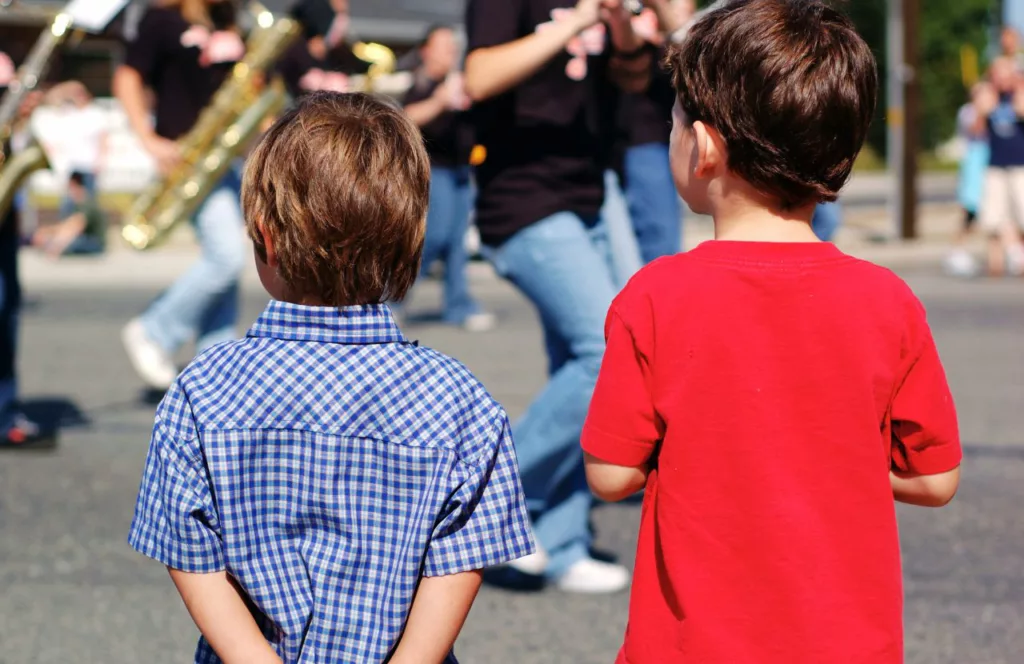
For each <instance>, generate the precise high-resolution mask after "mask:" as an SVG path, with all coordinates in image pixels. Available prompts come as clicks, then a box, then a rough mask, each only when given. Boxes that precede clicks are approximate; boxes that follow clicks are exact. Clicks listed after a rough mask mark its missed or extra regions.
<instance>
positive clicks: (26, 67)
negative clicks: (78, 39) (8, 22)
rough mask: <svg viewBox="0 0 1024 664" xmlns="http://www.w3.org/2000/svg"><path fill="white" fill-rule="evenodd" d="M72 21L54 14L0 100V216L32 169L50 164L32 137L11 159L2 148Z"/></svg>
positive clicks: (5, 144)
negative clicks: (26, 98) (25, 102)
mask: <svg viewBox="0 0 1024 664" xmlns="http://www.w3.org/2000/svg"><path fill="white" fill-rule="evenodd" d="M72 22H73V21H72V18H71V15H70V14H67V13H64V12H61V13H59V14H57V15H56V16H55V17H54V19H53V21H52V22H51V23H50V27H49V28H48V29H46V30H44V31H43V33H42V34H41V35H39V39H37V40H36V43H35V45H34V46H33V47H32V50H31V51H30V52H29V54H28V58H26V60H25V62H24V63H23V64H22V65H21V67H19V68H18V73H17V75H16V76H15V79H14V81H13V82H12V83H11V85H10V87H9V88H8V89H7V93H6V94H5V95H4V97H3V100H2V101H0V145H2V146H3V147H4V150H0V219H2V218H4V217H5V216H6V214H7V212H8V211H9V210H10V209H11V204H12V202H13V201H14V195H15V193H17V191H18V189H20V188H21V185H22V183H24V181H25V179H26V178H27V177H28V176H29V175H31V174H32V173H34V172H35V171H38V170H40V169H43V168H48V167H49V161H48V160H47V158H46V153H45V152H44V151H43V148H42V147H41V146H40V145H39V143H38V142H37V141H35V140H33V141H32V142H31V143H30V144H29V145H28V146H27V147H26V148H25V149H24V150H21V151H19V152H18V153H17V154H15V155H13V156H12V157H11V158H10V159H7V158H6V156H5V150H6V147H7V144H8V143H9V142H10V139H11V136H12V135H13V134H14V129H15V123H16V122H17V120H18V109H19V108H21V105H22V103H23V102H24V101H25V97H26V96H27V95H28V94H29V93H30V92H32V91H33V90H35V89H36V88H37V87H38V86H39V84H40V82H42V80H43V79H44V78H45V77H46V72H47V70H48V69H49V67H50V61H51V60H52V58H53V54H54V52H55V51H56V50H57V49H58V48H59V47H60V45H61V44H63V43H64V40H65V39H67V37H68V35H69V34H70V32H71V24H72Z"/></svg>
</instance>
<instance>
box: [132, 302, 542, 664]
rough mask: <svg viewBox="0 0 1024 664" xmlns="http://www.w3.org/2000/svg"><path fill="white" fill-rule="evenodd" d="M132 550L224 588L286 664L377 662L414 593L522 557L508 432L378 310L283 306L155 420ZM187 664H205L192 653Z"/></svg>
mask: <svg viewBox="0 0 1024 664" xmlns="http://www.w3.org/2000/svg"><path fill="white" fill-rule="evenodd" d="M129 543H130V544H131V546H133V547H134V548H135V549H137V550H138V551H139V552H141V553H143V554H145V555H147V556H150V557H152V558H155V559H156V560H158V561H160V562H162V563H163V564H165V565H167V566H169V567H172V568H174V569H179V570H183V571H186V572H197V573H202V572H213V571H220V570H226V571H227V572H228V573H229V574H230V575H231V576H232V577H233V578H234V579H236V580H237V581H238V583H239V586H240V587H241V588H242V590H243V591H244V592H245V594H246V595H247V596H248V597H249V599H251V600H252V603H253V604H254V606H255V607H256V609H258V611H259V615H260V616H261V620H260V624H261V628H262V629H263V632H264V635H265V636H266V638H267V640H268V642H269V643H270V644H271V645H272V647H273V648H274V649H275V650H276V651H277V653H278V655H279V656H280V657H281V658H282V660H283V661H284V662H285V663H286V664H295V663H296V662H299V661H300V660H301V661H322V662H382V661H384V660H385V658H386V657H387V655H388V653H390V652H391V650H392V649H393V648H394V646H395V645H396V643H397V642H398V639H399V637H400V636H401V633H402V629H403V627H404V625H405V621H406V617H407V615H408V611H409V608H410V605H411V603H412V599H413V595H414V593H415V590H416V586H417V583H418V581H419V579H420V577H421V576H424V575H425V576H442V575H450V574H456V573H459V572H464V571H469V570H477V569H482V568H485V567H488V566H491V565H495V564H499V563H502V562H506V561H509V560H513V559H515V558H519V557H521V556H524V555H526V554H528V553H530V551H531V550H532V548H533V543H532V535H531V532H530V525H529V518H528V516H527V512H526V507H525V500H524V497H523V493H522V488H521V486H520V481H519V474H518V468H517V463H516V458H515V452H514V450H513V447H512V438H511V434H510V430H509V425H508V420H507V418H506V416H505V413H504V411H503V410H502V409H501V407H500V406H499V405H498V404H497V403H495V402H494V400H493V399H491V397H490V396H489V395H488V394H487V393H486V391H485V390H484V389H483V387H482V386H481V385H480V384H479V383H478V382H477V381H476V379H475V378H473V376H472V375H471V374H470V373H469V371H467V370H466V369H465V368H464V367H462V366H461V365H460V364H458V363H457V362H455V361H454V360H451V359H450V358H447V357H445V356H443V355H441V354H440V353H437V352H435V351H432V350H429V349H427V348H422V347H419V346H417V345H416V344H414V343H410V342H408V341H407V340H406V339H405V338H404V337H403V336H402V334H401V333H400V332H399V330H398V327H397V325H395V323H394V320H393V319H392V317H391V313H390V311H389V309H388V308H387V306H386V305H378V306H366V307H348V308H343V309H334V308H330V307H303V306H298V305H293V304H285V303H281V302H272V303H271V304H270V305H269V307H268V308H267V310H266V311H265V312H264V313H263V315H262V316H261V317H260V318H259V320H258V321H257V322H256V324H255V325H254V326H253V328H252V329H251V330H250V331H249V334H248V336H247V337H246V338H245V339H244V340H242V341H238V342H232V343H227V344H223V345H220V346H217V347H215V348H213V349H211V350H210V351H208V352H206V353H205V354H203V355H201V356H200V357H199V358H197V359H196V360H194V361H193V363H192V364H191V365H189V367H188V368H187V369H186V370H185V371H184V372H183V373H182V375H181V377H180V378H179V379H178V381H177V382H176V383H175V385H174V386H173V387H172V388H171V390H170V391H169V392H168V394H167V396H166V397H165V398H164V400H163V402H162V403H161V404H160V407H159V409H158V410H157V415H156V423H155V426H154V429H153V436H152V440H151V443H150V450H149V456H148V458H147V461H146V467H145V471H144V475H143V479H142V485H141V488H140V491H139V498H138V503H137V506H136V511H135V518H134V520H133V522H132V526H131V532H130V535H129ZM195 661H196V662H199V663H204V664H205V663H213V662H219V659H218V658H217V656H216V655H215V654H214V652H213V650H212V648H210V646H209V644H208V643H207V642H206V641H205V640H201V641H200V643H199V647H198V649H197V652H196V657H195ZM451 661H454V660H451Z"/></svg>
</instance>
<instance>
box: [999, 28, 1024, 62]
mask: <svg viewBox="0 0 1024 664" xmlns="http://www.w3.org/2000/svg"><path fill="white" fill-rule="evenodd" d="M999 50H1000V52H1001V53H1002V55H1003V57H1007V58H1010V59H1011V60H1012V61H1013V63H1014V65H1015V66H1016V68H1017V71H1018V72H1024V53H1021V50H1020V33H1019V32H1018V31H1017V28H1015V27H1013V26H1012V25H1004V26H1003V29H1002V30H1001V31H1000V32H999Z"/></svg>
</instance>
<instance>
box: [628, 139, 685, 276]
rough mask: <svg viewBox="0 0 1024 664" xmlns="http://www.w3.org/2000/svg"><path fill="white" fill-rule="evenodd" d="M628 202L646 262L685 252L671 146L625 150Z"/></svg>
mask: <svg viewBox="0 0 1024 664" xmlns="http://www.w3.org/2000/svg"><path fill="white" fill-rule="evenodd" d="M625 176H626V200H627V202H628V203H629V214H630V216H631V217H632V218H633V229H634V230H635V231H636V238H637V243H638V244H639V245H640V256H641V258H642V259H643V262H644V263H650V262H651V261H653V260H654V259H656V258H661V257H662V256H670V255H672V254H677V253H679V252H680V251H682V249H683V208H682V204H681V203H680V201H679V193H678V192H677V191H676V184H675V182H674V181H673V179H672V170H671V169H670V168H669V161H668V145H667V144H665V143H646V144H644V145H636V146H634V147H631V148H629V149H628V150H626V158H625Z"/></svg>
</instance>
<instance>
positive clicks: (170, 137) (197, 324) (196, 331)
mask: <svg viewBox="0 0 1024 664" xmlns="http://www.w3.org/2000/svg"><path fill="white" fill-rule="evenodd" d="M235 13H236V6H235V4H234V3H233V2H228V1H223V0H220V1H214V0H168V1H165V2H160V3H157V4H155V5H153V6H151V7H150V8H149V9H148V10H147V11H146V13H145V14H144V15H143V17H142V20H141V21H140V23H139V26H138V33H137V34H136V35H135V37H134V39H132V40H131V41H130V42H129V43H128V44H127V52H126V58H125V64H124V65H122V66H121V67H119V68H118V69H117V71H116V72H115V74H114V83H113V87H114V94H115V96H116V97H117V98H118V100H119V101H120V102H121V105H122V106H123V107H124V110H125V113H126V115H127V116H128V120H129V123H130V124H131V127H132V129H133V130H134V131H135V133H136V135H137V136H138V138H139V141H140V142H141V144H142V146H143V148H145V150H146V151H147V152H148V153H149V154H150V155H151V156H152V157H153V159H154V160H155V161H156V163H157V165H158V167H159V169H160V171H161V172H162V173H164V174H167V173H170V172H173V170H174V169H175V168H176V167H178V165H179V164H180V163H181V158H182V155H181V150H180V148H179V145H178V144H177V143H176V142H175V141H176V139H178V138H180V137H181V136H183V135H185V134H186V133H187V132H188V131H189V129H191V127H192V126H193V124H195V122H196V120H197V119H198V118H199V115H200V113H201V112H202V110H203V109H204V108H205V107H206V105H207V104H208V103H209V102H210V99H211V98H212V97H213V95H214V93H215V92H216V91H217V89H218V88H219V87H220V85H221V83H222V82H223V81H224V79H225V77H226V76H227V74H228V73H229V72H230V70H231V67H232V66H233V65H234V64H235V63H236V62H238V61H239V60H241V59H242V57H243V55H244V51H245V45H244V42H243V41H242V38H241V36H240V35H239V34H238V31H237V29H236V27H235ZM147 87H148V88H150V89H151V90H152V92H153V96H154V98H155V109H154V110H155V115H156V123H155V125H153V124H151V123H150V113H149V108H148V107H147V104H146V88H147ZM239 186H240V183H239V176H238V174H237V173H236V172H234V171H229V172H228V174H227V175H226V176H225V177H224V179H223V181H222V182H221V183H220V184H219V186H218V187H217V188H215V189H214V190H213V191H212V192H211V193H210V195H209V196H208V197H207V199H206V200H205V202H203V204H202V205H201V206H200V207H199V209H198V211H197V212H196V214H195V216H194V218H193V222H194V224H195V227H196V234H197V236H198V238H199V242H200V246H201V248H202V256H201V257H200V259H199V262H198V263H196V264H195V265H194V266H193V267H192V268H191V269H190V270H189V271H188V272H186V273H185V274H184V275H182V277H181V278H179V279H178V280H177V281H176V282H175V283H174V284H173V285H172V286H171V287H170V288H169V289H167V291H165V292H164V293H163V295H161V296H160V298H158V299H157V300H156V301H155V302H153V304H151V305H150V307H149V308H148V309H147V310H146V311H145V312H144V313H143V314H142V315H141V316H140V317H138V318H136V319H134V320H133V321H131V322H130V323H128V325H127V326H126V327H125V328H124V331H123V333H122V339H123V341H124V344H125V349H126V350H127V352H128V356H129V358H130V359H131V361H132V365H133V366H134V367H135V370H136V371H137V372H138V374H139V376H140V377H141V378H142V379H143V380H144V381H145V382H146V384H147V385H149V386H150V387H152V388H154V389H159V390H164V389H167V388H168V387H169V386H170V385H171V383H172V382H173V381H174V378H175V377H176V375H177V373H178V371H177V368H176V366H175V364H174V362H173V360H172V356H173V355H174V353H175V352H176V351H177V350H178V349H179V348H180V347H181V346H182V345H184V344H185V343H187V342H188V341H190V340H192V339H195V341H196V346H197V350H198V351H202V350H205V349H206V348H209V347H210V346H212V345H214V344H216V343H218V342H221V341H227V340H229V339H232V338H234V336H235V323H236V321H237V318H238V289H239V277H240V275H241V272H242V268H243V265H244V261H245V258H246V253H245V249H244V244H243V242H242V229H243V226H244V223H243V219H242V213H241V209H240V207H239Z"/></svg>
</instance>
